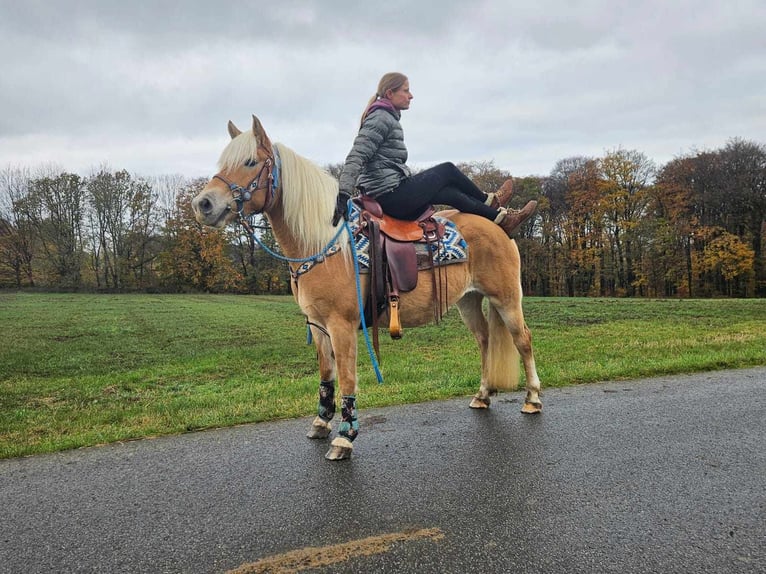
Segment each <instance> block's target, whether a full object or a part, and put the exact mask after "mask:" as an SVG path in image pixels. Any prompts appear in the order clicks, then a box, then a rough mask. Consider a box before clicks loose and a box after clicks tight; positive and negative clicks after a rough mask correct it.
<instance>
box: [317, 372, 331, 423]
mask: <svg viewBox="0 0 766 574" xmlns="http://www.w3.org/2000/svg"><path fill="white" fill-rule="evenodd" d="M317 414H318V415H319V418H320V419H322V420H323V421H325V422H330V421H331V420H332V417H334V416H335V381H321V382H320V383H319V410H318V412H317Z"/></svg>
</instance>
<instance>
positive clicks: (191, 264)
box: [158, 180, 242, 293]
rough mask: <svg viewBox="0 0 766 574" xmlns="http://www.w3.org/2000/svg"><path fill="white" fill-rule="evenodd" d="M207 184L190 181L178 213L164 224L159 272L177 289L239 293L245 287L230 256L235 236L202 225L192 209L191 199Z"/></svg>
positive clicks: (180, 196)
mask: <svg viewBox="0 0 766 574" xmlns="http://www.w3.org/2000/svg"><path fill="white" fill-rule="evenodd" d="M204 185H205V181H203V180H197V181H194V182H191V183H190V184H189V185H188V186H187V187H186V188H185V189H183V190H182V191H181V192H180V193H179V194H178V197H177V198H176V210H175V213H174V214H173V216H172V217H170V218H169V219H168V220H167V222H166V223H165V235H164V249H163V251H162V253H161V254H160V257H159V262H158V273H159V274H160V277H161V279H162V281H163V283H164V285H165V286H166V287H167V288H170V289H172V290H174V291H185V290H187V289H192V290H197V291H206V292H213V293H219V292H226V291H234V292H237V291H240V290H241V289H242V274H241V273H239V272H238V271H237V269H236V267H235V266H234V264H233V262H232V259H231V258H230V253H229V251H230V245H231V240H232V237H231V236H230V234H229V233H228V232H226V231H224V230H218V229H210V228H207V227H205V226H203V225H201V224H199V223H198V222H197V220H196V219H195V218H194V214H193V212H192V209H191V200H192V199H193V198H194V196H195V195H197V194H198V193H199V192H200V191H201V190H202V188H203V187H204Z"/></svg>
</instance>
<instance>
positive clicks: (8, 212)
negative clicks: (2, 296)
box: [0, 167, 35, 288]
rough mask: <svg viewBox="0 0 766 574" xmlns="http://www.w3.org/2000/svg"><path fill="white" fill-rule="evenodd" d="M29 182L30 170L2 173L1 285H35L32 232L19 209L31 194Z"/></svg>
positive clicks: (0, 226)
mask: <svg viewBox="0 0 766 574" xmlns="http://www.w3.org/2000/svg"><path fill="white" fill-rule="evenodd" d="M30 179H31V176H30V173H29V170H27V169H22V168H12V167H8V168H6V169H4V170H3V171H0V285H1V284H3V283H5V284H8V285H13V286H14V287H16V288H21V287H23V286H25V285H28V286H30V287H34V286H35V278H34V272H33V268H32V261H33V259H34V257H35V248H34V234H33V229H32V226H31V225H30V222H29V220H28V219H27V217H26V216H25V215H24V213H23V211H22V210H21V209H19V206H20V204H21V201H22V200H23V199H24V198H25V197H26V196H27V194H28V193H29V181H30ZM4 277H7V278H8V279H4Z"/></svg>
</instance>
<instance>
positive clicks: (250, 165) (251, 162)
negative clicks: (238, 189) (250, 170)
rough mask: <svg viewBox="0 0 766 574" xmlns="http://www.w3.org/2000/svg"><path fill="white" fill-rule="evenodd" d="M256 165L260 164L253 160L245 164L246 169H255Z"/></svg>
mask: <svg viewBox="0 0 766 574" xmlns="http://www.w3.org/2000/svg"><path fill="white" fill-rule="evenodd" d="M256 165H258V162H257V161H255V160H254V159H253V158H250V159H249V160H247V161H246V162H245V166H246V167H255V166H256Z"/></svg>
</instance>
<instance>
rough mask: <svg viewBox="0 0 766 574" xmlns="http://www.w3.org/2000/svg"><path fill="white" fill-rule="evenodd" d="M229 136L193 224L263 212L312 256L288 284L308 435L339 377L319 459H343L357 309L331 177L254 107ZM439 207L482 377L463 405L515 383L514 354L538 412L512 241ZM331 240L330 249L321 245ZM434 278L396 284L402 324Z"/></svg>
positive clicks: (454, 288)
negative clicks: (248, 122) (310, 409)
mask: <svg viewBox="0 0 766 574" xmlns="http://www.w3.org/2000/svg"><path fill="white" fill-rule="evenodd" d="M229 135H231V138H232V139H231V142H229V144H228V145H227V146H226V148H225V149H224V150H223V152H222V154H221V158H220V160H219V162H218V167H219V170H220V171H219V172H218V174H217V175H215V176H214V177H213V178H212V179H211V180H210V181H209V182H208V183H207V185H206V186H205V188H204V189H203V190H202V192H200V194H199V195H197V196H196V197H195V198H194V200H193V201H192V207H193V209H194V213H195V215H196V218H197V221H199V222H200V223H201V224H204V225H208V226H212V227H217V228H222V227H224V226H225V225H227V224H228V223H230V222H233V221H235V220H238V219H239V220H240V221H241V222H243V223H246V221H247V219H246V218H247V217H248V216H250V215H252V214H256V213H263V214H265V216H266V217H267V218H268V220H269V222H270V224H271V228H272V230H273V233H274V236H275V238H276V239H277V241H278V242H279V246H280V248H281V250H282V252H283V253H284V254H285V255H286V257H288V258H290V260H303V259H310V260H311V261H312V263H313V267H311V269H310V271H308V272H306V273H304V274H300V275H298V274H297V273H296V270H297V269H298V267H299V264H298V263H295V262H291V263H290V269H291V272H292V273H291V274H292V275H293V280H292V283H291V288H292V293H293V296H294V297H295V300H296V301H297V303H298V305H299V306H300V309H301V311H302V312H303V314H304V315H305V316H306V318H307V322H308V324H309V325H310V328H311V331H312V335H313V339H314V342H315V345H316V349H317V354H318V358H319V375H320V386H319V409H318V415H317V417H316V418H315V419H314V421H313V422H312V426H311V429H310V431H309V434H308V436H309V438H327V437H328V436H329V435H330V433H331V430H332V427H331V426H330V420H331V419H332V418H333V415H334V414H335V382H336V380H337V384H338V385H339V387H340V394H341V401H340V402H341V422H340V425H339V428H338V436H337V437H336V438H335V439H334V440H333V441H332V443H331V445H330V449H329V451H328V452H327V455H326V458H328V459H330V460H342V459H345V458H350V456H351V453H352V449H353V441H354V439H355V438H356V437H357V435H358V433H359V423H358V418H357V409H356V393H357V372H356V367H357V333H358V326H359V324H360V320H361V316H360V310H359V306H358V304H357V301H358V298H357V282H356V280H355V271H354V264H353V261H352V251H353V249H352V247H351V246H350V242H349V239H348V235H350V232H349V234H345V233H342V231H343V226H344V225H345V224H344V222H343V221H342V220H341V222H340V224H339V225H338V226H336V227H333V226H332V224H331V220H332V216H333V212H334V209H335V203H336V197H337V195H338V183H337V181H336V180H335V179H334V178H333V177H331V176H330V175H329V174H328V173H326V172H325V171H323V170H322V169H320V168H319V167H318V166H316V165H315V164H313V163H311V162H310V161H308V160H307V159H305V158H303V157H301V156H299V155H298V154H296V153H295V152H293V151H292V150H290V149H289V148H288V147H286V146H285V145H283V144H272V143H271V141H270V139H269V137H268V136H267V135H266V132H265V130H264V129H263V126H262V125H261V122H260V121H259V120H258V118H256V117H255V116H253V128H252V130H249V131H247V132H241V131H240V130H238V129H237V128H236V127H235V126H234V124H232V123H231V122H229ZM440 215H442V216H445V217H447V218H449V219H450V220H452V221H453V222H454V223H455V224H456V225H457V227H458V229H459V230H460V233H461V234H462V235H463V237H464V239H465V241H466V243H467V245H468V254H469V259H468V260H467V261H465V262H461V263H452V264H450V265H446V266H444V267H442V268H441V273H442V275H446V281H444V282H443V283H444V286H446V293H445V302H446V303H447V304H448V305H449V306H451V305H453V304H454V305H457V307H458V309H459V311H460V315H461V317H462V319H463V321H464V322H465V324H466V325H467V326H468V328H469V329H470V330H471V332H472V333H473V334H474V336H475V337H476V340H477V342H478V344H479V349H480V351H481V383H480V386H479V391H478V393H476V395H475V396H474V397H473V400H472V401H471V404H470V406H471V407H472V408H487V407H488V406H489V404H490V395H491V394H494V393H495V392H496V391H497V390H498V389H513V388H515V387H516V385H517V384H518V378H519V368H518V363H519V354H520V355H521V360H522V362H523V364H524V371H525V374H526V398H525V402H524V406H523V408H522V412H524V413H530V414H533V413H539V412H540V411H541V409H542V403H541V401H540V381H539V379H538V377H537V370H536V368H535V359H534V355H533V352H532V343H531V335H530V332H529V329H527V326H526V324H525V322H524V315H523V312H522V309H521V298H522V292H521V271H520V262H519V251H518V248H517V247H516V243H515V241H513V240H511V239H509V238H508V237H507V236H506V234H505V232H504V231H503V230H502V229H501V228H500V227H499V226H497V225H495V224H494V223H493V222H491V221H489V220H487V219H484V218H482V217H479V216H476V215H470V214H464V213H459V212H457V211H454V210H450V211H445V212H441V214H440ZM246 227H247V226H246ZM346 230H348V227H347V228H346ZM331 244H332V245H336V249H334V250H331V251H329V252H328V247H329V246H330V245H331ZM327 253H333V254H332V255H325V254H327ZM315 254H322V255H320V256H319V257H315ZM433 281H434V278H433V276H432V274H431V272H430V271H423V272H420V274H419V277H418V283H417V287H416V288H415V289H414V290H412V291H410V292H407V293H401V295H400V309H401V322H402V325H403V326H405V327H414V326H419V325H424V324H427V323H429V322H431V321H432V320H433V319H434V316H433V307H434V305H433V293H434V289H433ZM367 283H368V282H367V276H366V275H363V276H362V279H361V282H360V285H361V289H362V292H366V289H367ZM444 286H442V287H444ZM484 298H487V300H488V301H489V305H488V311H487V314H486V315H485V313H484V312H483V310H482V302H483V300H484Z"/></svg>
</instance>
